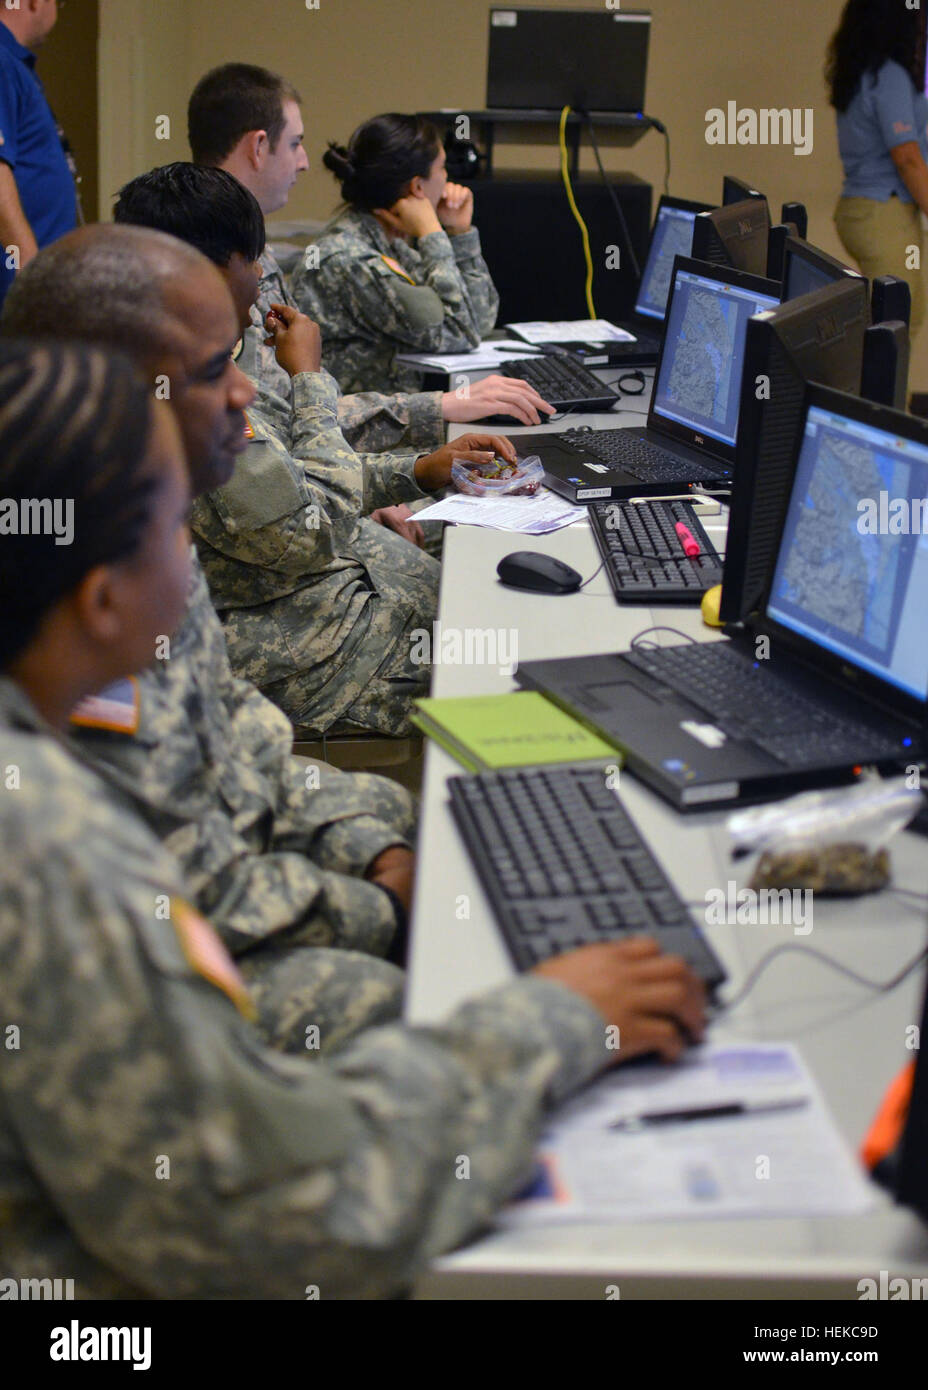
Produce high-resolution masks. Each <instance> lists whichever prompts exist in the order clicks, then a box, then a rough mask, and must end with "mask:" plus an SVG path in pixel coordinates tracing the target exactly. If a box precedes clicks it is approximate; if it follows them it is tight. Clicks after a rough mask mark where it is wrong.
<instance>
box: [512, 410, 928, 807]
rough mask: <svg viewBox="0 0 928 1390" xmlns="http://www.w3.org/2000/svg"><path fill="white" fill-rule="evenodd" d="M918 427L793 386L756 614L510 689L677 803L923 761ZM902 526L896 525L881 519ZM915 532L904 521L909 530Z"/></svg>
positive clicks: (926, 692)
mask: <svg viewBox="0 0 928 1390" xmlns="http://www.w3.org/2000/svg"><path fill="white" fill-rule="evenodd" d="M923 499H928V424H926V423H925V422H924V421H921V420H917V419H915V418H914V417H913V416H910V415H904V414H902V413H901V412H899V411H894V410H889V409H888V408H886V407H882V406H875V405H872V404H870V403H869V402H866V401H862V400H859V399H858V398H856V397H853V396H848V395H844V394H843V393H841V392H837V391H832V390H829V389H827V388H826V387H823V386H809V387H808V388H807V395H806V405H805V413H804V419H803V428H802V433H801V437H800V443H799V450H798V459H797V463H796V470H795V474H794V477H793V483H792V488H791V492H790V501H789V505H788V507H787V510H786V515H785V519H784V523H783V527H782V531H781V536H780V542H779V546H778V549H777V558H776V563H775V565H774V568H773V571H772V576H771V580H770V582H769V584H768V590H767V594H766V596H765V599H764V601H763V602H762V604H761V610H760V613H759V615H758V616H757V618H756V619H754V620H751V621H749V622H748V623H747V624H746V625H745V627H744V628H743V629H742V630H741V631H740V632H739V633H738V634H737V635H736V636H734V637H733V638H731V639H730V640H728V641H720V642H691V643H689V644H687V645H684V646H680V645H674V646H667V647H658V646H651V645H648V644H646V643H644V642H642V643H640V644H637V645H636V646H635V647H633V648H632V650H631V651H627V652H622V653H619V654H617V655H613V656H594V657H580V658H576V659H573V660H566V661H565V660H562V661H540V662H528V663H526V665H524V666H520V667H519V670H518V673H517V675H518V680H519V682H520V684H522V685H524V686H527V687H529V688H531V689H534V690H540V691H541V692H542V693H543V694H545V695H547V696H548V697H549V698H551V699H553V700H554V701H555V702H556V703H557V704H559V705H562V706H563V707H564V708H565V709H567V710H569V711H570V712H571V713H572V714H573V715H574V716H575V717H578V718H580V719H582V720H583V722H584V723H586V724H587V725H589V726H590V727H591V728H593V729H595V730H596V732H597V733H599V734H600V735H602V736H603V737H605V738H607V739H609V740H611V741H612V742H613V743H615V744H616V746H617V747H619V748H621V749H623V750H624V751H625V753H626V758H627V766H628V768H629V770H630V771H631V772H633V773H634V774H635V775H636V776H638V777H639V778H640V779H641V780H642V781H644V782H646V783H648V785H650V786H652V787H653V788H654V789H655V790H656V791H657V792H659V793H660V794H661V796H663V797H664V798H665V799H666V800H668V801H670V802H671V803H672V804H673V805H674V806H676V807H677V808H678V809H679V810H682V811H685V810H691V809H693V808H697V807H706V806H731V805H733V804H736V803H739V802H746V801H755V800H763V799H765V798H767V797H772V796H782V795H785V794H787V793H789V792H792V791H796V790H798V789H800V788H802V787H808V786H815V785H819V784H826V783H829V782H840V781H849V780H853V779H854V777H855V776H857V775H859V773H860V771H861V768H862V767H863V766H867V765H872V766H876V767H878V768H880V769H884V770H891V769H898V768H899V767H900V766H903V767H908V766H910V765H917V764H918V763H919V762H920V761H921V760H922V759H923V758H924V756H925V752H926V738H925V719H926V711H928V644H926V643H925V642H924V640H923V631H924V613H925V610H926V607H928V534H923V532H924V533H928V500H923ZM903 514H904V519H905V520H908V521H909V522H910V526H909V529H908V530H902V529H898V527H900V526H901V525H902V523H901V522H897V520H893V521H890V520H889V518H892V517H895V518H897V519H898V518H899V517H902V516H903ZM916 521H917V528H918V529H916Z"/></svg>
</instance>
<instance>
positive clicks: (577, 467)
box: [507, 256, 780, 502]
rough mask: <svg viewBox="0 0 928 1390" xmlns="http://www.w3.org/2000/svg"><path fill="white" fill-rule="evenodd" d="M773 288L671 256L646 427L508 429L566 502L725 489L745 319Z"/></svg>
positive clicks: (772, 302)
mask: <svg viewBox="0 0 928 1390" xmlns="http://www.w3.org/2000/svg"><path fill="white" fill-rule="evenodd" d="M779 294H780V289H779V286H778V285H776V284H774V283H773V281H770V280H765V279H763V278H762V277H761V276H757V275H748V274H746V273H745V272H744V271H741V270H734V269H732V268H731V267H729V266H709V265H704V264H703V263H702V262H701V261H694V260H692V259H690V258H688V257H684V256H677V257H676V258H675V259H674V263H673V273H672V276H671V291H670V298H669V300H668V303H667V324H666V331H665V333H664V339H663V343H662V345H661V351H660V356H659V358H658V364H657V371H656V373H655V378H654V390H653V392H652V394H651V402H650V407H649V409H648V423H647V426H644V427H635V428H633V429H616V430H596V431H581V430H568V431H566V432H565V433H563V434H560V433H559V434H553V433H552V434H539V433H533V432H523V431H519V430H514V431H507V435H508V436H509V438H510V439H512V441H513V443H514V444H515V445H516V449H517V451H518V452H519V453H520V454H537V455H538V456H539V458H540V459H541V461H542V463H543V465H544V469H545V482H546V484H547V485H548V487H549V488H551V490H552V491H553V492H557V493H560V494H561V496H562V497H567V498H568V499H569V500H570V501H572V502H587V501H593V500H594V499H595V498H598V497H605V498H623V497H638V496H643V497H647V496H659V495H660V494H661V493H666V492H667V489H668V485H670V486H672V488H673V489H675V490H677V491H680V490H681V489H682V490H685V489H686V488H687V487H690V486H692V487H695V486H698V487H699V489H700V490H701V491H720V492H728V491H729V490H730V488H731V478H732V466H733V464H734V460H735V444H736V440H737V431H738V414H739V407H740V396H741V367H742V362H743V358H744V339H745V332H746V329H747V322H748V319H749V318H750V317H751V315H752V314H757V313H761V312H763V311H765V310H767V309H774V308H776V306H777V305H778V304H779V302H780V299H779Z"/></svg>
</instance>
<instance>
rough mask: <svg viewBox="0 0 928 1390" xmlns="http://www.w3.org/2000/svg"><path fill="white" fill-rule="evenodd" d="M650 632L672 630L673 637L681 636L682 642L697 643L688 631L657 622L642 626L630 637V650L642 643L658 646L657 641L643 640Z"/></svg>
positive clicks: (695, 644) (696, 644) (694, 644)
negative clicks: (652, 625) (652, 624)
mask: <svg viewBox="0 0 928 1390" xmlns="http://www.w3.org/2000/svg"><path fill="white" fill-rule="evenodd" d="M651 632H672V633H673V635H674V637H682V638H683V640H684V642H691V643H692V644H693V646H694V647H695V646H698V645H699V644H698V643H697V641H696V638H695V637H691V636H690V635H689V633H688V632H681V631H680V629H679V628H678V627H667V626H666V625H665V624H664V623H657V624H656V625H655V626H654V627H646V628H643V629H642V631H641V632H638V633H636V634H635V636H634V637H633V638H632V651H634V650H635V648H636V647H639V646H642V645H645V646H648V647H659V646H660V643H659V642H648V643H645V642H644V638H645V637H647V636H648V634H649V633H651Z"/></svg>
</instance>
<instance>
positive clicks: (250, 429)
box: [245, 415, 255, 439]
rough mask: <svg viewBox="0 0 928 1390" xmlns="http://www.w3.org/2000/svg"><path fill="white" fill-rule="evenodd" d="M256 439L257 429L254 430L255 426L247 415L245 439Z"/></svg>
mask: <svg viewBox="0 0 928 1390" xmlns="http://www.w3.org/2000/svg"><path fill="white" fill-rule="evenodd" d="M254 437H255V428H254V425H253V424H252V423H251V421H250V420H249V418H248V416H247V415H246V416H245V438H246V439H254Z"/></svg>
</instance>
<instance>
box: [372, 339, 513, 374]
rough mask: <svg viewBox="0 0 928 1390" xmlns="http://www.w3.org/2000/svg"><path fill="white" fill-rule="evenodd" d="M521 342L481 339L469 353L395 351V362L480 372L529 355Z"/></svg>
mask: <svg viewBox="0 0 928 1390" xmlns="http://www.w3.org/2000/svg"><path fill="white" fill-rule="evenodd" d="M525 349H526V344H525V343H524V342H522V343H520V342H516V341H515V340H514V339H512V340H510V339H508V338H506V339H499V340H494V341H493V342H483V343H481V344H480V346H479V347H476V348H474V349H473V351H471V352H398V353H397V354H396V360H397V362H407V363H408V364H409V365H410V366H412V367H423V368H427V369H428V370H429V371H433V372H447V373H448V375H449V376H450V375H451V373H452V372H482V371H485V370H486V368H487V367H499V366H502V364H503V363H504V362H511V361H512V360H513V358H515V357H525V356H528V355H533V354H527V353H526V351H525Z"/></svg>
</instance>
